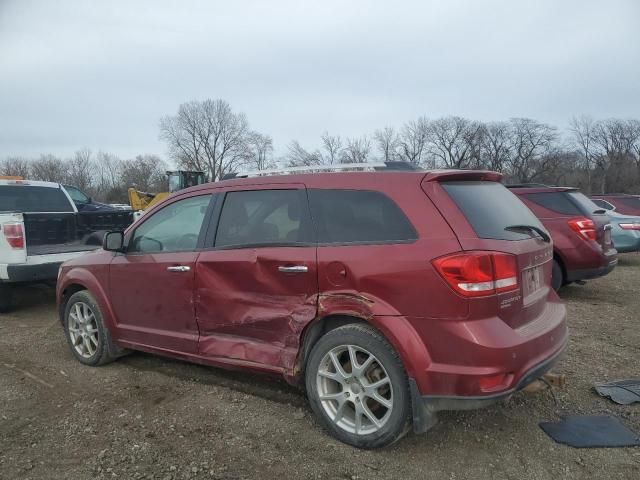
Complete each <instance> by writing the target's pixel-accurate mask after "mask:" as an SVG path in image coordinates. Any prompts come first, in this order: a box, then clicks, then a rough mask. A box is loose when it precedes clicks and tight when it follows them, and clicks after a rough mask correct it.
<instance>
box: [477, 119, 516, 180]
mask: <svg viewBox="0 0 640 480" xmlns="http://www.w3.org/2000/svg"><path fill="white" fill-rule="evenodd" d="M509 138H510V136H509V124H508V123H507V122H491V123H488V124H486V125H484V127H483V128H482V130H481V131H480V138H479V141H480V145H481V158H482V162H481V163H482V167H483V168H487V169H489V170H494V171H496V172H502V171H503V170H504V169H505V167H506V165H507V164H508V163H509V159H510V157H511V149H510V145H509Z"/></svg>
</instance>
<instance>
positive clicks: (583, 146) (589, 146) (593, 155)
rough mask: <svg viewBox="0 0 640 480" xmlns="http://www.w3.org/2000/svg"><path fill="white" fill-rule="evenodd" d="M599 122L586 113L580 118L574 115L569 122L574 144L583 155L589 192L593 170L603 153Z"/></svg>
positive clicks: (583, 168) (589, 191) (588, 190)
mask: <svg viewBox="0 0 640 480" xmlns="http://www.w3.org/2000/svg"><path fill="white" fill-rule="evenodd" d="M596 129H597V123H596V122H595V121H594V120H593V119H592V118H591V117H588V116H586V115H583V116H581V117H579V118H577V117H573V118H572V119H571V121H570V122H569V132H570V134H571V140H572V144H573V145H574V146H575V147H576V148H577V149H578V150H579V151H580V154H581V155H582V166H581V167H582V170H583V171H584V172H585V174H586V175H587V193H589V194H590V193H591V172H592V171H593V169H594V167H595V166H596V165H597V160H598V157H599V156H600V155H601V150H600V148H599V145H598V142H597V141H596Z"/></svg>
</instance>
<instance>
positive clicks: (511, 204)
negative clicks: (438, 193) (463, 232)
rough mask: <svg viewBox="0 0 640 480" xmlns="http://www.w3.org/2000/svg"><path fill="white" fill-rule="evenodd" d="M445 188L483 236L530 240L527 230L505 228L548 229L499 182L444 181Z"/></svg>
mask: <svg viewBox="0 0 640 480" xmlns="http://www.w3.org/2000/svg"><path fill="white" fill-rule="evenodd" d="M441 185H442V188H444V190H445V191H446V192H447V193H448V194H449V196H450V197H451V199H452V200H453V201H454V202H455V204H456V205H457V206H458V208H459V209H460V210H461V211H462V213H463V214H464V216H465V217H466V219H467V221H468V222H469V223H470V224H471V227H472V228H473V230H474V231H475V232H476V235H478V237H479V238H489V239H494V240H525V239H530V238H531V234H530V233H527V232H520V231H511V230H505V228H506V227H510V226H513V225H531V226H535V227H538V228H542V229H544V227H543V226H542V224H541V223H540V221H539V220H538V218H537V217H536V216H535V215H534V214H533V213H531V210H529V209H528V208H527V206H526V205H525V204H524V203H522V201H521V200H520V199H519V198H518V197H517V196H516V195H515V194H513V193H512V192H510V191H509V190H508V189H507V188H506V187H505V186H504V185H502V184H501V183H498V182H482V181H477V182H442V183H441Z"/></svg>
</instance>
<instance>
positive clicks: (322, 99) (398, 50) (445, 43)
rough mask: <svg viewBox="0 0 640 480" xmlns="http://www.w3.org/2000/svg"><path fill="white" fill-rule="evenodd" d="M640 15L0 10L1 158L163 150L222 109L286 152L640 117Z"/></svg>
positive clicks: (493, 8) (532, 8)
mask: <svg viewBox="0 0 640 480" xmlns="http://www.w3.org/2000/svg"><path fill="white" fill-rule="evenodd" d="M639 60H640V3H639V2H637V1H634V0H628V1H622V0H620V1H613V0H610V1H607V2H601V1H586V0H583V1H578V0H575V1H563V2H557V1H554V0H547V1H537V2H513V1H483V2H476V1H471V0H469V1H454V2H451V1H448V2H444V1H441V2H426V1H416V2H409V1H406V2H400V1H398V2H388V1H387V2H382V1H349V2H345V1H323V2H311V1H309V2H301V1H299V2H294V1H289V2H284V1H235V2H222V1H217V2H188V1H180V2H177V1H176V2H158V1H137V2H132V1H110V2H97V1H94V2H88V1H87V2H80V1H78V2H71V1H69V2H45V1H41V2H35V1H34V2H30V1H18V0H14V1H11V0H4V1H0V157H4V156H6V155H12V154H26V155H35V154H38V153H41V152H52V153H55V154H58V155H69V154H71V152H73V150H75V149H77V148H79V147H81V146H89V147H91V148H94V149H96V150H97V149H102V150H106V151H112V152H115V153H117V154H119V155H122V156H125V157H126V156H133V155H135V154H137V153H143V152H149V153H152V152H153V153H160V154H163V153H164V151H165V149H164V146H163V145H162V143H160V141H159V140H158V120H159V118H160V117H161V116H162V115H165V114H170V113H173V112H175V111H176V110H177V107H178V105H179V104H180V103H181V102H184V101H187V100H191V99H204V98H208V97H209V98H224V99H226V100H227V101H229V102H230V103H231V105H232V106H233V107H234V109H236V110H239V111H242V112H245V113H246V114H247V116H248V118H249V120H250V122H251V125H252V127H253V128H254V129H256V130H258V131H261V132H264V133H268V134H271V135H272V136H273V138H274V142H275V144H276V150H277V151H280V152H281V151H283V150H284V147H285V145H286V144H287V143H288V142H289V141H290V140H291V139H298V140H300V141H301V143H302V144H303V145H308V146H310V147H313V146H315V145H317V144H318V141H319V140H318V139H319V136H320V134H321V133H322V132H323V131H324V130H328V131H329V132H332V133H340V134H344V135H361V134H364V133H369V132H371V131H373V130H374V129H375V128H379V127H381V126H384V125H400V124H402V123H403V122H405V121H407V120H411V119H414V118H416V117H417V116H419V115H427V116H428V117H437V116H442V115H449V114H455V115H463V116H467V117H470V118H474V119H479V120H496V119H505V118H508V117H512V116H529V117H533V118H536V119H539V120H542V121H547V122H550V123H554V124H556V125H559V126H564V125H565V124H566V122H567V120H568V118H569V117H570V116H571V115H573V114H582V113H585V114H590V115H593V116H595V117H609V116H620V117H629V116H635V117H638V116H640V115H639V112H640V89H638V85H639V79H640V62H639Z"/></svg>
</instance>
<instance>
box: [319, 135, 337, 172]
mask: <svg viewBox="0 0 640 480" xmlns="http://www.w3.org/2000/svg"><path fill="white" fill-rule="evenodd" d="M320 138H321V140H322V148H323V149H324V150H325V152H326V154H325V156H324V158H325V159H326V160H325V163H328V164H330V165H333V164H334V163H338V162H339V161H340V156H341V152H342V139H341V138H340V136H335V137H334V136H331V135H329V133H328V132H324V133H323V134H322V137H320Z"/></svg>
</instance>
